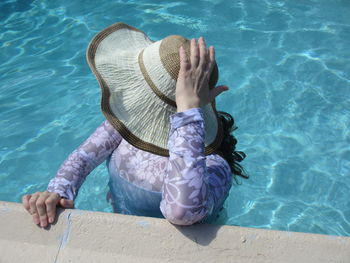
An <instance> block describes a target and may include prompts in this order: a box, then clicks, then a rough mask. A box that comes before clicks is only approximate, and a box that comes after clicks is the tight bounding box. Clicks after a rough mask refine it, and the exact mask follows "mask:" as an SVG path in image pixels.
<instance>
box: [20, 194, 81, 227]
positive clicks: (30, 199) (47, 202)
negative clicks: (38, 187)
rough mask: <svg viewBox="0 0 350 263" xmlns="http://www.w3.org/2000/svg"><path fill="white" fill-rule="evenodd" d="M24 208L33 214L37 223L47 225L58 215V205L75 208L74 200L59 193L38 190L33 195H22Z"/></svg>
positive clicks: (42, 225)
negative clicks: (62, 196)
mask: <svg viewBox="0 0 350 263" xmlns="http://www.w3.org/2000/svg"><path fill="white" fill-rule="evenodd" d="M22 202H23V206H24V208H25V209H26V210H27V211H28V212H29V214H31V215H32V216H33V221H34V223H35V224H37V225H38V224H39V223H40V226H41V227H46V226H47V225H48V224H49V223H53V222H54V220H55V216H56V206H57V205H60V206H62V207H63V208H74V202H73V200H67V199H64V198H61V197H60V196H59V194H57V193H51V192H48V191H45V192H36V193H35V194H32V195H24V196H23V197H22Z"/></svg>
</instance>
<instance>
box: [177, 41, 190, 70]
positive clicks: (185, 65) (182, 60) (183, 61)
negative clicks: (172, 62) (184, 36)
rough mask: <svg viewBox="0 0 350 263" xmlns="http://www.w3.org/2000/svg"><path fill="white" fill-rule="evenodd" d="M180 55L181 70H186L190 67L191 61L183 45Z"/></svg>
mask: <svg viewBox="0 0 350 263" xmlns="http://www.w3.org/2000/svg"><path fill="white" fill-rule="evenodd" d="M179 55H180V72H184V71H185V70H187V69H188V68H189V67H190V63H189V61H188V59H187V56H186V52H185V49H184V48H183V47H182V46H181V47H180V50H179Z"/></svg>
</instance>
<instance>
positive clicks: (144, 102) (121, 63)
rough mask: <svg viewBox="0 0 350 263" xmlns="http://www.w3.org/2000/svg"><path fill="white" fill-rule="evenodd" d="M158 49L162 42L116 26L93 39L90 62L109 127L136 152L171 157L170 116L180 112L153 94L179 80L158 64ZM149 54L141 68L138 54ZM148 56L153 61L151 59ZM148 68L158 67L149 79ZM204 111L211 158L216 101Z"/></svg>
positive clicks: (218, 132)
mask: <svg viewBox="0 0 350 263" xmlns="http://www.w3.org/2000/svg"><path fill="white" fill-rule="evenodd" d="M160 44H161V41H158V42H154V41H152V40H151V39H149V38H148V37H147V35H146V34H145V33H144V32H142V31H140V30H138V29H137V28H134V27H132V26H129V25H127V24H124V23H116V24H113V25H111V26H109V27H107V28H105V29H104V30H102V31H101V32H99V33H98V34H97V35H96V36H95V37H94V38H93V39H92V40H91V42H90V44H89V46H88V49H87V52H86V57H87V61H88V64H89V66H90V68H91V70H92V72H93V73H94V74H95V76H96V78H97V80H98V82H99V85H100V88H101V91H102V95H101V110H102V112H103V114H104V115H105V117H106V119H107V120H108V121H109V122H110V123H111V125H112V126H113V127H114V128H115V129H116V130H117V131H118V132H119V133H120V134H121V136H122V137H123V138H124V139H125V140H126V141H127V142H128V143H130V144H131V145H133V146H135V147H136V148H139V149H142V150H144V151H147V152H151V153H154V154H157V155H161V156H169V150H168V138H169V130H170V119H169V117H170V116H171V115H172V114H174V113H176V106H175V107H174V105H171V104H172V103H168V102H167V101H166V100H164V99H162V98H161V97H159V95H156V94H155V92H156V91H157V90H156V89H157V88H156V87H157V86H158V87H159V88H160V89H161V87H162V86H167V85H175V83H176V79H174V78H171V77H170V75H169V73H168V72H166V70H165V69H164V67H162V66H161V65H162V63H161V62H160V61H157V59H159V58H158V57H157V56H156V55H155V56H154V55H152V50H154V49H156V48H158V47H159V45H160ZM145 50H146V52H145V53H146V54H145V55H144V57H145V61H144V63H143V61H140V54H142V53H143V52H144V51H145ZM154 54H155V53H154ZM147 56H148V57H151V59H147ZM141 60H142V57H141ZM151 60H152V62H149V61H151ZM154 60H155V61H154ZM159 60H160V59H159ZM140 62H141V63H140ZM150 63H151V64H152V63H154V65H156V66H152V67H151V68H152V70H149V75H148V74H147V70H146V67H147V64H150ZM144 64H146V67H145V66H144ZM157 65H160V66H157ZM149 68H150V67H149ZM145 74H147V75H145ZM155 74H157V75H160V76H161V77H160V78H158V80H154V82H155V83H153V82H152V76H154V75H155ZM163 80H164V82H162V81H163ZM160 93H161V91H160ZM174 93H175V91H174ZM173 103H175V102H173ZM202 110H203V115H204V122H205V154H206V155H208V154H212V153H214V152H215V151H217V149H218V148H219V146H220V144H221V142H222V137H223V131H222V126H221V121H220V120H219V119H218V115H217V112H216V109H215V101H213V103H211V104H208V105H206V106H204V107H202Z"/></svg>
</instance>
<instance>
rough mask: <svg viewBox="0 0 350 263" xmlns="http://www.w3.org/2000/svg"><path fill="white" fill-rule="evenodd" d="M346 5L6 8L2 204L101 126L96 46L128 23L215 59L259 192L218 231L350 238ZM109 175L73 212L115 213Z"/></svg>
mask: <svg viewBox="0 0 350 263" xmlns="http://www.w3.org/2000/svg"><path fill="white" fill-rule="evenodd" d="M349 14H350V2H349V1H348V0H338V1H326V0H299V1H291V0H290V1H286V0H285V1H272V0H270V1H267V0H241V1H226V0H207V1H176V2H173V1H141V0H138V1H136V0H135V1H107V0H103V1H49V0H43V1H1V3H0V47H1V52H0V76H1V77H0V113H1V119H0V125H1V126H0V151H1V155H0V183H1V185H2V186H1V188H0V200H5V201H14V202H20V197H21V196H22V195H23V194H26V193H31V192H36V191H43V190H45V188H46V186H47V183H48V181H49V179H50V178H51V177H53V176H54V175H55V172H56V170H57V168H58V167H59V165H60V163H61V162H62V161H63V160H64V159H65V158H66V156H67V155H68V154H69V153H70V152H71V151H72V150H73V149H74V148H75V147H77V146H78V145H79V144H80V143H81V142H82V141H83V140H84V139H85V138H86V137H87V136H88V135H89V134H90V133H91V132H92V131H93V130H94V129H95V127H97V126H98V125H99V124H100V123H101V122H102V121H103V116H102V114H101V113H100V110H99V96H100V90H99V87H98V84H97V82H96V80H95V78H94V76H93V74H92V73H91V72H90V70H89V68H88V66H87V63H86V62H85V50H86V47H87V45H88V43H89V41H90V39H91V38H92V36H93V35H94V34H95V33H96V32H98V31H99V30H101V29H103V28H104V27H106V26H108V25H110V24H112V23H114V22H117V21H124V22H126V23H128V24H130V25H133V26H135V27H138V28H140V29H141V30H143V31H145V32H148V34H149V35H150V37H151V38H152V39H155V40H156V39H161V38H163V37H165V36H167V35H169V34H181V35H184V36H187V37H199V36H201V35H203V36H205V37H206V39H207V42H208V43H209V44H211V45H214V46H215V47H216V53H217V61H218V64H219V69H220V83H225V84H227V85H229V86H230V87H231V89H230V91H229V92H228V93H226V95H225V96H222V97H219V98H218V107H219V109H221V110H225V111H228V112H230V113H232V114H233V115H234V116H235V118H236V124H237V126H238V127H239V129H238V130H237V131H236V137H237V138H238V140H239V144H238V148H239V149H240V150H244V151H245V152H246V153H247V155H248V157H247V159H246V160H245V161H244V166H245V168H246V170H247V171H248V172H249V174H250V176H251V178H250V179H249V180H246V181H243V184H242V185H240V186H236V187H233V188H232V190H231V193H230V196H229V198H228V200H227V202H226V203H225V208H226V209H225V210H224V212H223V213H222V215H221V217H220V218H221V219H220V221H219V223H225V224H228V225H240V226H248V227H259V228H268V229H278V230H290V231H302V232H312V233H323V234H331V235H344V236H349V235H350V197H349V193H350V147H349V145H350V62H349V59H350V49H349V46H350V16H349ZM107 182H108V175H107V173H106V169H105V167H104V166H103V165H102V166H100V167H99V168H97V169H96V170H95V171H94V172H93V173H92V174H90V176H89V177H88V179H87V180H86V182H85V183H84V185H83V187H82V188H81V190H80V194H79V196H78V198H77V200H76V207H77V208H80V209H88V210H97V211H108V212H111V211H112V210H111V208H110V207H109V205H108V203H107V202H106V200H105V193H106V191H107Z"/></svg>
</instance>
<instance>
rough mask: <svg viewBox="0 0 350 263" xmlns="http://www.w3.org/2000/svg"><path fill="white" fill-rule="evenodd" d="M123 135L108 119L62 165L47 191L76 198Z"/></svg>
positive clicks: (71, 198) (72, 198)
mask: <svg viewBox="0 0 350 263" xmlns="http://www.w3.org/2000/svg"><path fill="white" fill-rule="evenodd" d="M121 140H122V137H121V135H120V134H119V133H118V132H117V130H116V129H115V128H114V127H113V126H112V125H111V124H110V123H109V122H108V121H107V120H106V121H104V122H103V123H102V124H101V125H100V126H99V127H98V128H97V129H96V130H95V132H94V133H93V134H91V135H90V137H89V138H88V139H87V140H86V141H85V142H84V143H83V144H82V145H80V146H79V147H78V148H77V149H76V150H74V151H73V152H72V153H71V154H70V155H69V156H68V158H67V159H66V160H65V161H64V162H63V163H62V165H61V166H60V168H59V170H58V172H57V174H56V176H55V177H54V178H53V179H52V180H50V182H49V185H48V187H47V191H49V192H55V193H58V194H59V195H60V196H61V197H63V198H67V199H70V200H74V199H75V198H76V196H77V194H78V190H79V188H80V186H81V185H82V183H83V182H84V180H85V178H86V176H87V175H88V174H89V173H90V172H91V171H92V170H93V169H94V168H96V167H97V166H98V165H99V164H101V163H102V162H103V161H105V160H106V159H107V157H108V156H110V155H111V154H112V152H113V151H114V149H116V148H117V147H118V145H119V143H120V142H121Z"/></svg>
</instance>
